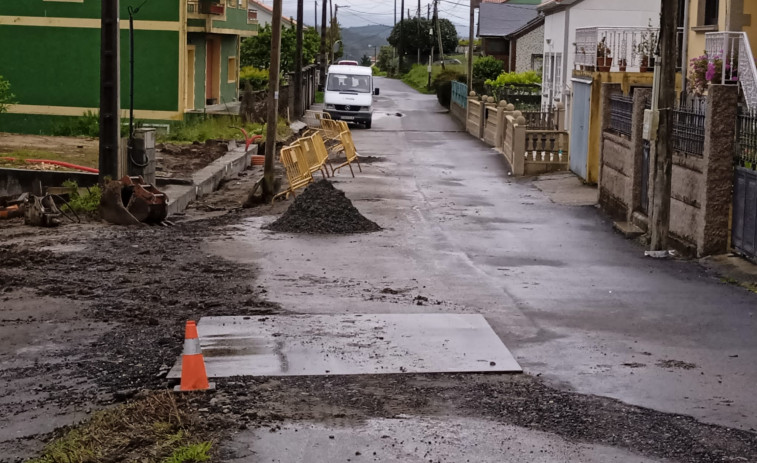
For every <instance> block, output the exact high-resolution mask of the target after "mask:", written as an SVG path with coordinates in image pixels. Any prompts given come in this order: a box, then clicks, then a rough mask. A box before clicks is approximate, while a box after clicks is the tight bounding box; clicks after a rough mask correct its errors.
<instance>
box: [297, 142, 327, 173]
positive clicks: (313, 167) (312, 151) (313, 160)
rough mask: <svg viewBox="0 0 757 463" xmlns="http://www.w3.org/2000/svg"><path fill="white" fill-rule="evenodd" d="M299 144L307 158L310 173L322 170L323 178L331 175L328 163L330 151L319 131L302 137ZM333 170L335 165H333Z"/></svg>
mask: <svg viewBox="0 0 757 463" xmlns="http://www.w3.org/2000/svg"><path fill="white" fill-rule="evenodd" d="M297 144H299V145H300V146H301V147H302V151H303V154H304V155H305V159H307V162H308V167H309V169H310V173H311V174H313V173H315V172H318V171H321V175H323V178H326V177H328V176H329V171H328V168H327V167H326V163H328V162H329V153H328V151H327V150H326V145H325V144H324V143H323V138H321V136H320V135H319V134H318V133H315V134H313V135H311V136H309V137H302V138H300V139H299V140H297ZM332 170H333V167H332Z"/></svg>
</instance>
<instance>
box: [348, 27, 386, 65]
mask: <svg viewBox="0 0 757 463" xmlns="http://www.w3.org/2000/svg"><path fill="white" fill-rule="evenodd" d="M391 32H392V26H383V25H371V26H359V27H347V28H344V29H342V41H343V42H344V56H343V57H342V59H353V60H356V61H357V60H359V59H360V58H361V57H362V56H363V55H368V56H373V54H374V53H375V52H376V50H374V47H378V49H381V47H382V46H383V45H389V43H388V42H387V41H386V39H387V37H389V34H391ZM369 45H370V46H369Z"/></svg>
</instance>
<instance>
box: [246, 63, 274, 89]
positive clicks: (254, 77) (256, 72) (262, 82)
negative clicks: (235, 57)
mask: <svg viewBox="0 0 757 463" xmlns="http://www.w3.org/2000/svg"><path fill="white" fill-rule="evenodd" d="M239 81H240V83H241V84H242V86H244V83H245V82H248V83H249V84H250V86H251V87H252V89H253V90H265V89H266V88H268V69H258V68H256V67H253V66H245V67H243V68H242V69H240V70H239Z"/></svg>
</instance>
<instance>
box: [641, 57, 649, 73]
mask: <svg viewBox="0 0 757 463" xmlns="http://www.w3.org/2000/svg"><path fill="white" fill-rule="evenodd" d="M639 72H649V57H648V56H642V57H641V64H640V65H639Z"/></svg>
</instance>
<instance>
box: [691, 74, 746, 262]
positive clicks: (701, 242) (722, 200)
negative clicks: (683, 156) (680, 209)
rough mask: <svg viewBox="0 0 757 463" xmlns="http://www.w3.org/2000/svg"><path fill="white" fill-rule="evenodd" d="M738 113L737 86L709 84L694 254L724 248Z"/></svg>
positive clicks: (711, 252)
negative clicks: (702, 172)
mask: <svg viewBox="0 0 757 463" xmlns="http://www.w3.org/2000/svg"><path fill="white" fill-rule="evenodd" d="M737 116H738V87H737V86H736V85H710V87H709V89H708V90H707V115H706V120H705V135H704V156H703V161H704V175H703V184H702V186H701V188H700V198H699V201H700V204H701V205H702V206H701V214H702V217H701V220H700V221H699V225H698V227H697V228H698V230H697V232H696V241H697V255H698V256H700V257H701V256H706V255H709V254H718V253H723V252H726V251H727V248H728V232H729V226H728V220H729V215H730V210H731V202H732V196H731V195H732V193H731V189H732V187H733V150H734V143H735V134H736V123H737V121H738V120H737Z"/></svg>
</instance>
